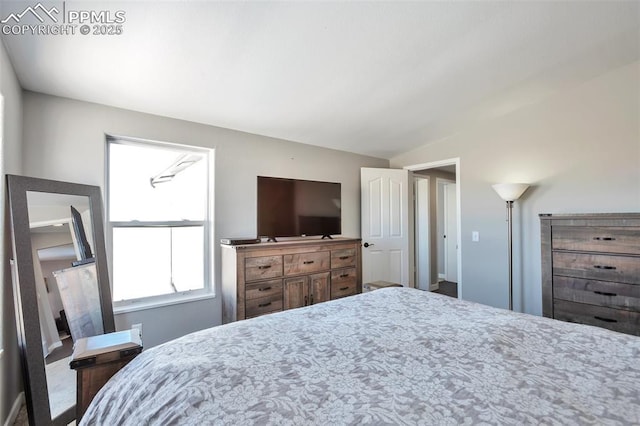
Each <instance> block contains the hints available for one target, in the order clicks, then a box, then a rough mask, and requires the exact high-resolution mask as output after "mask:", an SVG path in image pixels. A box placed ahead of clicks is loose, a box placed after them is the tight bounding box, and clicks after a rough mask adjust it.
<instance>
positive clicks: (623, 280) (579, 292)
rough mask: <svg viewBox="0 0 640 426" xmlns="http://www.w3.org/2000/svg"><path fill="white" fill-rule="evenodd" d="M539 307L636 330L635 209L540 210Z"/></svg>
mask: <svg viewBox="0 0 640 426" xmlns="http://www.w3.org/2000/svg"><path fill="white" fill-rule="evenodd" d="M540 229H541V232H542V236H541V242H542V311H543V314H544V316H546V317H551V318H556V319H559V320H563V321H570V322H578V323H583V324H590V325H596V326H600V327H604V328H608V329H611V330H615V331H619V332H622V333H627V334H634V335H640V213H615V214H602V213H601V214H575V215H569V214H563V215H556V214H553V215H544V214H542V215H540Z"/></svg>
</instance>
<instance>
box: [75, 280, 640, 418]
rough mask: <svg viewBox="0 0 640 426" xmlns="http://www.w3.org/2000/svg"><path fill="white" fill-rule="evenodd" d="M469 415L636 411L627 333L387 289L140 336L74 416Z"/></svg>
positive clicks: (635, 371) (635, 372) (634, 341)
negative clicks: (141, 343) (142, 345)
mask: <svg viewBox="0 0 640 426" xmlns="http://www.w3.org/2000/svg"><path fill="white" fill-rule="evenodd" d="M478 423H483V424H518V425H521V424H541V423H542V424H562V425H578V424H580V425H583V424H594V425H595V424H597V425H602V424H612V425H613V424H638V423H640V338H638V337H635V336H630V335H625V334H620V333H616V332H612V331H608V330H604V329H600V328H596V327H591V326H586V325H579V324H571V323H566V322H560V321H557V320H552V319H548V318H542V317H536V316H531V315H526V314H519V313H513V312H510V311H506V310H502V309H496V308H492V307H488V306H484V305H479V304H476V303H471V302H464V301H460V300H457V299H453V298H450V297H447V296H442V295H438V294H433V293H428V292H423V291H419V290H413V289H408V288H387V289H381V290H376V291H373V292H369V293H364V294H360V295H356V296H352V297H348V298H345V299H340V300H335V301H331V302H326V303H321V304H317V305H314V306H311V307H306V308H301V309H295V310H291V311H285V312H281V313H276V314H271V315H266V316H263V317H259V318H254V319H250V320H245V321H239V322H235V323H231V324H228V325H224V326H220V327H214V328H211V329H207V330H203V331H200V332H196V333H192V334H189V335H187V336H184V337H182V338H179V339H176V340H173V341H171V342H168V343H165V344H163V345H160V346H157V347H154V348H151V349H149V350H147V351H145V352H143V353H142V354H141V355H140V356H138V357H137V358H136V359H135V360H134V361H133V362H131V363H130V364H129V365H127V366H126V367H125V368H124V369H122V370H121V371H120V372H119V373H118V374H116V375H115V376H114V377H113V378H112V379H111V380H110V381H109V382H108V383H107V385H106V386H105V387H104V388H103V389H102V390H101V391H100V392H99V393H98V395H97V396H96V398H95V399H94V401H93V402H92V404H91V405H90V407H89V408H88V410H87V412H86V413H85V416H84V417H83V418H82V421H81V424H83V425H88V424H98V425H105V424H109V425H116V424H132V425H146V424H158V425H160V424H161V425H166V424H193V425H196V424H197V425H201V424H220V425H250V424H261V425H262V424H277V425H286V424H291V425H312V424H322V425H325V424H333V425H336V424H376V425H378V424H407V425H412V424H438V425H447V424H449V425H463V424H478Z"/></svg>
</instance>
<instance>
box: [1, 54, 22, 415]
mask: <svg viewBox="0 0 640 426" xmlns="http://www.w3.org/2000/svg"><path fill="white" fill-rule="evenodd" d="M0 95H1V96H2V98H3V99H4V112H3V120H2V124H0V127H1V130H0V177H1V178H2V181H1V182H0V202H1V203H2V204H1V205H2V208H1V210H0V274H2V283H3V284H2V291H0V319H1V320H2V323H1V324H0V348H4V353H3V355H2V357H1V359H0V423H2V424H4V422H5V420H6V419H7V417H8V416H9V413H10V411H11V408H12V406H13V404H14V403H15V401H16V397H17V396H18V394H19V393H20V392H21V391H22V378H21V375H20V359H19V354H18V344H17V337H16V326H15V319H14V318H15V316H14V310H13V292H12V289H11V273H10V269H9V262H8V261H7V260H8V259H9V257H10V253H11V232H10V228H9V215H8V213H7V212H8V209H7V202H6V183H5V178H4V174H5V173H11V174H19V173H20V165H21V149H20V144H21V142H22V90H21V89H20V83H19V82H18V79H17V78H16V75H15V72H14V71H13V68H12V66H11V63H10V62H9V58H8V57H7V52H6V51H5V48H4V44H3V43H2V42H0Z"/></svg>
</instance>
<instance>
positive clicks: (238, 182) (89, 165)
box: [23, 92, 389, 347]
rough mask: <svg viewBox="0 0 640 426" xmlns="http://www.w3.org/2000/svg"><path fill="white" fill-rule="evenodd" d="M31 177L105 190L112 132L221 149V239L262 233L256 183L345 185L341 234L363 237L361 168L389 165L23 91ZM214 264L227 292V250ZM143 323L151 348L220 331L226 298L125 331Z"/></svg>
mask: <svg viewBox="0 0 640 426" xmlns="http://www.w3.org/2000/svg"><path fill="white" fill-rule="evenodd" d="M23 96H24V122H25V126H24V151H23V156H24V161H23V172H24V174H25V175H30V176H35V177H42V178H47V179H56V180H63V181H71V182H81V183H86V184H90V185H99V186H101V187H103V188H104V178H105V164H104V160H105V133H107V134H112V135H119V136H131V137H137V138H142V139H149V140H156V141H167V142H175V143H182V144H187V145H194V146H200V147H208V148H215V235H214V238H215V240H214V241H218V240H219V239H220V238H221V237H226V236H247V235H255V234H256V176H258V175H266V176H282V177H291V178H302V179H310V180H328V181H333V182H341V183H342V200H343V203H342V221H343V222H342V225H343V227H342V232H343V235H345V236H352V237H358V236H359V235H360V167H388V166H389V161H388V160H382V159H377V158H372V157H364V156H360V155H356V154H351V153H346V152H342V151H335V150H329V149H324V148H318V147H314V146H310V145H303V144H299V143H293V142H288V141H283V140H279V139H273V138H268V137H264V136H257V135H252V134H247V133H242V132H238V131H233V130H228V129H222V128H217V127H212V126H206V125H202V124H196V123H192V122H187V121H181V120H174V119H170V118H166V117H159V116H154V115H148V114H142V113H137V112H133V111H127V110H122V109H117V108H111V107H107V106H103V105H97V104H91V103H86V102H79V101H74V100H70V99H63V98H58V97H54V96H48V95H43V94H39V93H33V92H24V95H23ZM215 246H216V251H215V257H214V261H215V262H216V264H217V265H216V268H215V288H216V291H217V292H218V294H219V292H220V268H219V267H218V265H219V258H220V250H219V247H218V246H217V244H216V245H215ZM139 322H142V323H143V335H144V343H145V346H147V347H149V346H154V345H156V344H159V343H161V342H164V341H167V340H169V339H172V338H174V337H178V336H181V335H184V334H186V333H188V332H191V331H194V330H199V329H202V328H205V327H210V326H213V325H217V324H220V322H221V304H220V298H219V297H216V298H215V299H206V300H200V301H196V302H189V303H188V304H179V305H172V306H164V307H158V308H153V309H147V310H141V311H135V312H129V313H126V314H120V315H117V317H116V327H117V328H118V329H124V328H129V326H130V325H131V324H134V323H139Z"/></svg>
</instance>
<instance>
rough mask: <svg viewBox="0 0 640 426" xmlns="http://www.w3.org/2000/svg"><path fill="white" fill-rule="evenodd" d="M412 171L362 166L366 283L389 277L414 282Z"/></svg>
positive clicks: (363, 265) (404, 284)
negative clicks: (411, 221)
mask: <svg viewBox="0 0 640 426" xmlns="http://www.w3.org/2000/svg"><path fill="white" fill-rule="evenodd" d="M409 173H410V172H409V171H408V170H397V169H372V168H362V169H361V172H360V186H361V195H362V198H361V203H362V204H361V207H362V218H361V220H362V222H361V227H362V234H361V235H362V245H363V248H362V279H363V281H362V282H363V283H367V282H372V281H390V282H394V283H399V284H402V285H403V286H405V287H408V286H413V278H412V277H411V276H410V274H409V270H410V266H412V264H413V259H412V253H411V251H410V248H409V247H410V246H409V243H410V232H412V231H413V229H410V228H412V225H411V223H410V219H411V217H412V216H413V214H412V209H410V208H409V188H410V184H409V182H410V181H409Z"/></svg>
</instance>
